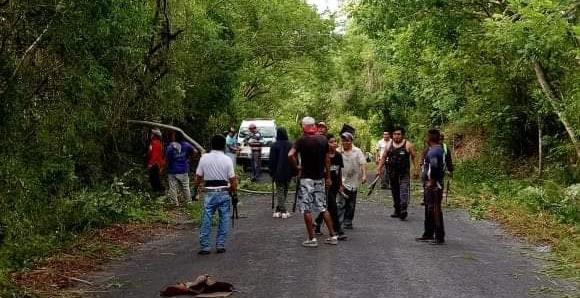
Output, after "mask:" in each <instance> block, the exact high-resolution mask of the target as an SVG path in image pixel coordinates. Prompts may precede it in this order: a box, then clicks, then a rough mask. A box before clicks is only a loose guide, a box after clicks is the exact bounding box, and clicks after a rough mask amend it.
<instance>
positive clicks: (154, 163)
mask: <svg viewBox="0 0 580 298" xmlns="http://www.w3.org/2000/svg"><path fill="white" fill-rule="evenodd" d="M161 136H162V135H161V130H159V129H158V128H155V129H152V130H151V143H149V150H148V151H147V171H148V172H149V183H150V184H151V189H152V190H153V192H154V193H155V194H156V195H160V194H162V193H163V186H162V185H161V177H160V176H159V175H160V173H161V169H163V167H164V166H165V160H164V159H163V145H162V144H161Z"/></svg>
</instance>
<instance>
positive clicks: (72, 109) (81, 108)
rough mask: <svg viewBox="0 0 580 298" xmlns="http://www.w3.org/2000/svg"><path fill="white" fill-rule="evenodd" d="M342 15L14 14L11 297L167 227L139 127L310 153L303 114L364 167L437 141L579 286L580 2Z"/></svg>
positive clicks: (8, 73) (64, 7)
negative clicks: (348, 137)
mask: <svg viewBox="0 0 580 298" xmlns="http://www.w3.org/2000/svg"><path fill="white" fill-rule="evenodd" d="M344 13H345V14H346V15H347V16H348V17H349V22H348V24H347V25H346V27H344V28H337V27H336V25H335V19H336V17H337V16H336V15H331V14H324V15H323V16H322V17H321V16H320V15H319V14H318V13H317V12H316V11H315V10H314V9H313V8H312V7H310V6H309V5H307V4H306V3H305V2H303V1H300V0H240V1H219V0H216V1H200V0H181V1H167V0H155V1H137V2H135V1H133V2H131V5H127V3H125V2H124V1H112V0H108V1H88V0H83V1H69V0H60V1H55V0H40V1H35V2H34V3H30V2H26V1H15V0H7V1H0V98H1V100H0V135H1V136H2V138H0V210H1V212H0V231H1V232H2V233H1V234H2V235H4V239H3V240H4V241H3V244H2V245H1V246H0V286H2V287H3V285H7V284H9V283H10V279H11V273H13V272H16V271H19V270H22V269H23V268H30V267H31V266H33V264H38V262H40V261H41V260H44V259H46V258H47V257H50V256H51V255H53V254H55V253H57V252H59V251H61V250H63V249H65V248H66V247H70V246H71V245H74V243H75V239H78V237H82V235H85V234H86V233H90V232H91V231H94V230H95V229H101V228H104V227H108V226H111V225H114V224H118V223H135V222H163V221H164V220H165V218H167V212H169V211H168V210H167V208H166V206H165V202H164V201H163V200H158V199H154V198H152V197H150V195H149V194H148V186H147V183H146V179H145V169H144V166H143V164H144V154H145V152H146V150H147V133H146V132H145V131H144V130H143V128H142V127H139V126H129V125H127V122H126V121H127V120H129V119H138V120H152V121H158V122H163V123H166V124H172V125H176V126H179V127H182V128H183V129H184V130H185V131H186V132H187V133H188V134H189V135H191V136H192V137H193V138H194V139H196V140H198V141H199V142H200V143H202V144H207V142H208V140H209V137H210V136H211V135H213V134H215V133H221V132H223V131H224V130H226V129H228V128H229V127H230V126H233V127H237V126H238V125H239V123H240V121H241V120H243V119H247V118H253V117H261V118H273V119H276V122H277V124H278V126H285V127H286V128H287V129H288V131H289V133H290V135H291V137H296V136H298V134H299V126H298V124H297V120H298V119H301V118H302V117H303V116H306V115H310V116H313V117H314V118H316V119H317V120H323V121H325V122H326V123H327V124H328V125H329V127H330V132H332V133H337V132H338V131H339V130H340V128H341V127H342V124H343V123H349V124H350V125H352V126H354V127H355V128H356V130H357V139H356V141H355V143H356V144H357V146H359V147H361V148H362V149H363V150H364V151H369V152H373V151H374V148H373V144H374V142H375V139H374V137H378V136H380V135H381V132H382V131H383V130H385V129H391V128H393V127H394V126H397V125H401V126H404V127H406V129H407V131H408V136H409V138H410V139H411V140H412V141H414V142H415V143H416V144H417V147H418V149H419V152H420V150H421V149H422V147H423V137H424V134H425V132H426V130H427V129H428V128H430V127H438V128H441V129H442V130H443V131H444V132H446V140H447V143H448V144H450V145H451V146H452V147H453V149H454V151H455V156H456V157H457V159H458V161H459V160H461V162H460V163H459V165H458V169H457V171H456V176H455V179H454V182H453V183H455V185H454V186H453V190H454V192H455V193H454V195H455V196H456V197H458V198H462V200H461V201H460V202H462V203H461V205H462V206H465V207H467V208H469V209H470V212H471V213H472V214H473V216H474V217H475V218H492V219H496V220H499V221H500V222H502V223H504V224H505V225H506V227H508V229H509V230H511V231H513V232H514V233H515V234H517V235H521V236H523V237H525V238H526V239H529V240H531V241H533V242H536V243H541V244H547V245H550V247H551V249H552V251H553V256H554V260H556V262H557V263H556V264H557V266H555V268H554V270H553V272H555V273H557V274H560V275H562V276H567V277H573V278H576V279H578V275H579V274H580V273H579V272H580V268H578V264H580V261H579V259H580V257H579V255H580V249H579V244H578V241H579V240H578V238H579V236H578V227H579V218H578V216H579V215H578V214H579V204H580V195H579V191H578V188H579V186H578V184H579V183H580V174H579V168H578V167H579V166H578V164H579V163H580V145H579V143H580V140H579V138H578V134H579V133H580V117H578V115H580V64H579V58H578V57H580V51H579V50H578V49H579V48H580V47H579V44H580V25H579V18H580V6H579V5H578V4H577V1H572V0H562V1H553V0H529V1H521V0H506V1H480V2H478V1H459V0H425V1H411V0H396V1H395V0H385V1H367V0H351V1H347V4H346V6H345V9H344ZM339 32H340V33H339ZM539 161H541V162H539ZM242 186H244V187H247V188H252V189H256V190H266V191H269V189H270V186H269V185H267V186H263V185H253V184H251V183H249V182H247V181H245V180H244V179H242ZM192 208H193V207H192ZM188 212H189V213H191V214H192V217H193V218H195V214H196V213H195V212H198V211H196V210H195V208H193V209H192V210H190V211H188ZM7 287H8V286H6V287H3V288H7ZM0 293H1V292H0ZM0 296H1V294H0Z"/></svg>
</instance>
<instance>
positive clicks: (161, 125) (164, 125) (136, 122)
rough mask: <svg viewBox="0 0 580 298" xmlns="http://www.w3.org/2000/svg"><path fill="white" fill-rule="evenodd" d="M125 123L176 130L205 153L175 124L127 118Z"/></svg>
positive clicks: (201, 148) (203, 150) (203, 151)
mask: <svg viewBox="0 0 580 298" xmlns="http://www.w3.org/2000/svg"><path fill="white" fill-rule="evenodd" d="M127 123H132V124H143V125H148V126H157V127H161V128H165V129H170V130H173V131H177V132H180V133H182V134H183V137H184V138H185V139H186V140H187V141H188V142H190V143H191V144H193V145H194V146H195V147H196V148H197V150H199V152H201V153H202V154H203V153H206V151H205V149H204V148H203V147H202V146H201V145H200V144H199V143H198V142H196V141H195V140H194V139H192V138H191V137H190V136H188V135H187V134H186V133H185V132H184V131H183V130H182V129H181V128H179V127H177V126H172V125H167V124H162V123H157V122H151V121H142V120H127Z"/></svg>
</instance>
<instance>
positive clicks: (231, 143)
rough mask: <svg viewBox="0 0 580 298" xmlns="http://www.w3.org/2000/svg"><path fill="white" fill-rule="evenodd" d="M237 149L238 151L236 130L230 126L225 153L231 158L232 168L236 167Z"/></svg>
mask: <svg viewBox="0 0 580 298" xmlns="http://www.w3.org/2000/svg"><path fill="white" fill-rule="evenodd" d="M238 151H240V148H239V147H238V144H237V140H236V130H235V129H234V128H233V127H230V130H228V135H227V137H226V155H227V156H228V157H229V158H230V159H231V160H232V163H233V164H234V170H235V169H236V158H237V156H238Z"/></svg>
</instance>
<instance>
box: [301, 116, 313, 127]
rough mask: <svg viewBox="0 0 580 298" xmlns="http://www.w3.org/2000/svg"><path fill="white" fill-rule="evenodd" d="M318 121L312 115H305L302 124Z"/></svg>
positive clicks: (311, 123)
mask: <svg viewBox="0 0 580 298" xmlns="http://www.w3.org/2000/svg"><path fill="white" fill-rule="evenodd" d="M315 123H316V121H314V118H312V117H308V116H307V117H304V118H302V125H314V124H315Z"/></svg>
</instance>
